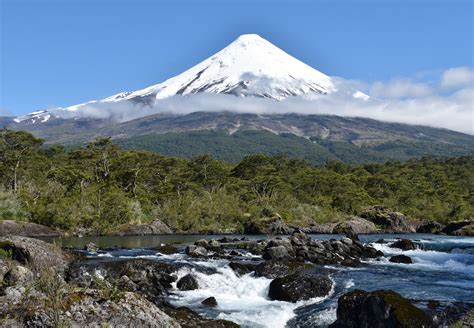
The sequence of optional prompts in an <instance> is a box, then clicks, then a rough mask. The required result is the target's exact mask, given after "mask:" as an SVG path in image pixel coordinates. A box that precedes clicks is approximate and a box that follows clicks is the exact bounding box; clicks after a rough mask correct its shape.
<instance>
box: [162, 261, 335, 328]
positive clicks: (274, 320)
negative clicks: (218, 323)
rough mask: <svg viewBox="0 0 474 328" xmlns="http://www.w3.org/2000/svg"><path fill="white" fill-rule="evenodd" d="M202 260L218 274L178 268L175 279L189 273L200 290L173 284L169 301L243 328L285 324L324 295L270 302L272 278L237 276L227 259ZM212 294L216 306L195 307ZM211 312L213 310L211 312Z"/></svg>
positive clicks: (248, 275) (282, 325) (251, 275)
mask: <svg viewBox="0 0 474 328" xmlns="http://www.w3.org/2000/svg"><path fill="white" fill-rule="evenodd" d="M204 263H206V264H207V266H210V265H213V266H214V268H216V269H217V273H215V274H210V275H208V274H205V273H201V272H198V271H195V270H193V269H192V268H182V269H180V270H179V271H178V272H177V274H176V275H177V278H178V279H179V278H181V277H183V276H184V275H186V274H188V273H192V274H193V275H194V276H195V277H196V279H197V281H198V284H199V289H197V290H193V291H178V290H176V283H175V284H174V286H173V287H174V289H175V290H174V293H175V295H174V296H172V297H171V302H172V303H174V304H175V305H178V306H192V307H193V308H194V309H196V310H197V311H199V312H201V313H204V314H206V313H207V314H209V315H211V316H212V314H214V315H213V316H214V317H217V318H218V319H226V320H231V321H234V322H237V323H239V324H240V325H242V326H243V327H275V328H277V327H284V326H285V324H286V322H287V321H288V320H290V319H291V318H293V317H294V316H295V313H294V310H295V309H296V308H298V307H301V306H305V305H309V304H313V303H317V302H321V301H323V300H324V299H325V298H326V297H320V298H313V299H311V300H308V301H301V302H297V303H289V302H281V301H272V300H270V299H269V298H268V297H267V295H268V288H269V285H270V282H271V279H267V278H264V277H255V276H253V274H247V275H244V276H241V277H238V276H237V275H236V274H235V273H234V271H233V270H232V269H231V268H229V267H228V266H227V263H228V262H224V261H211V262H204ZM204 263H199V264H200V265H201V264H204ZM331 294H332V292H331ZM331 294H330V295H331ZM211 296H213V297H215V298H216V300H217V303H218V306H217V308H216V309H214V310H210V309H206V308H204V307H201V308H199V307H198V308H196V306H199V305H200V303H201V301H202V300H204V299H206V298H208V297H211ZM328 297H329V295H328ZM212 311H215V312H213V313H212Z"/></svg>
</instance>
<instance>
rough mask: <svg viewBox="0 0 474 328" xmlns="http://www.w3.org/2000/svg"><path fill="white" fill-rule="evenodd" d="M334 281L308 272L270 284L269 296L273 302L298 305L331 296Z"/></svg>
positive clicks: (278, 279)
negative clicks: (303, 301) (298, 303)
mask: <svg viewBox="0 0 474 328" xmlns="http://www.w3.org/2000/svg"><path fill="white" fill-rule="evenodd" d="M331 288H332V281H331V279H329V277H328V276H327V275H321V274H315V273H309V272H306V271H303V272H298V273H294V274H291V275H288V276H285V277H282V278H276V279H274V280H273V281H272V282H271V283H270V288H269V290H268V296H269V297H270V299H272V300H278V301H286V302H292V303H296V302H298V301H302V300H309V299H310V298H314V297H323V296H326V295H328V294H329V292H330V291H331Z"/></svg>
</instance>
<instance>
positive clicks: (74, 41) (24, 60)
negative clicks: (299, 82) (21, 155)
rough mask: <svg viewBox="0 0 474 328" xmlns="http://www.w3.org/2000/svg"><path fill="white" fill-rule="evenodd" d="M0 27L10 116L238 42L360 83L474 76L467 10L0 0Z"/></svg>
mask: <svg viewBox="0 0 474 328" xmlns="http://www.w3.org/2000/svg"><path fill="white" fill-rule="evenodd" d="M0 22H1V23H0V27H1V40H0V55H1V62H0V75H1V81H0V83H1V84H0V108H1V110H3V111H5V110H8V111H9V112H10V113H11V114H15V115H17V114H21V113H26V112H31V111H34V110H37V109H41V108H47V107H55V106H67V105H73V104H77V103H81V102H85V101H88V100H92V99H98V98H103V97H106V96H110V95H112V94H114V93H117V92H120V91H127V90H136V89H140V88H143V87H146V86H149V85H151V84H156V83H159V82H162V81H163V80H165V79H167V78H169V77H171V76H174V75H176V74H178V73H181V72H182V71H184V70H186V69H188V68H190V67H191V66H193V65H194V64H196V63H198V62H199V61H201V60H203V59H205V58H207V57H208V56H210V55H212V54H213V53H215V52H216V51H218V50H220V49H221V48H223V47H224V46H226V45H227V44H228V43H230V42H231V41H232V40H233V39H235V38H236V37H237V36H238V35H240V34H245V33H257V34H260V35H261V36H262V37H264V38H266V39H268V40H269V41H270V42H272V43H274V44H275V45H277V46H279V47H280V48H282V49H284V50H285V51H286V52H288V53H290V54H291V55H293V56H295V57H296V58H298V59H300V60H302V61H304V62H306V63H307V64H309V65H310V66H313V67H314V68H316V69H318V70H320V71H322V72H324V73H326V74H328V75H336V76H342V77H344V78H346V79H354V80H361V81H366V82H374V81H379V80H380V81H387V80H391V79H396V78H401V77H406V76H416V75H417V74H420V72H421V73H426V76H428V77H429V76H430V73H431V72H436V71H443V70H446V69H448V68H451V67H459V66H468V67H472V66H473V1H471V0H466V1H463V0H449V1H448V0H444V1H440V0H438V1H436V0H432V1H427V0H424V1H421V0H410V1H408V0H405V1H403V0H399V1H395V0H392V1H389V0H387V1H384V0H372V1H368V0H366V1H355V0H346V1H342V0H335V1H334V0H332V1H329V0H328V1H295V0H293V1H245V0H239V1H232V0H227V1H191V0H190V1H176V0H175V1H151V0H150V1H148V0H127V1H125V0H93V1H92V0H80V1H79V0H30V1H24V0H0Z"/></svg>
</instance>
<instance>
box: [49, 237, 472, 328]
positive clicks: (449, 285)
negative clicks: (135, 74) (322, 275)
mask: <svg viewBox="0 0 474 328" xmlns="http://www.w3.org/2000/svg"><path fill="white" fill-rule="evenodd" d="M220 237H221V236H202V235H187V236H176V235H169V236H145V237H137V236H133V237H84V238H62V239H57V240H55V242H57V243H60V244H61V245H63V246H73V247H79V248H80V247H83V246H84V245H85V244H87V243H88V242H91V241H92V242H94V243H96V244H97V245H99V246H100V247H103V248H107V247H113V246H118V247H129V248H133V249H115V250H110V251H108V252H106V253H104V254H90V256H92V257H95V256H105V257H115V258H133V257H144V258H151V259H155V260H157V261H169V262H186V263H188V264H190V266H187V267H184V268H182V269H180V271H178V272H177V273H176V275H177V277H178V278H179V277H181V276H184V275H185V274H187V273H189V272H193V273H194V274H195V275H196V276H197V279H198V282H199V285H200V288H199V290H195V291H185V292H182V291H178V290H177V289H174V290H173V294H172V295H171V296H170V301H171V302H172V303H174V304H175V305H179V306H188V307H190V308H192V309H194V310H196V311H197V312H199V313H201V314H203V315H205V316H207V317H212V318H221V319H229V320H232V321H235V322H237V323H239V324H241V325H242V326H244V327H285V326H288V327H318V326H319V327H325V326H327V325H328V324H330V323H331V322H333V321H334V320H335V318H336V306H337V299H338V297H339V296H340V295H342V294H343V293H345V292H347V291H349V290H352V289H355V288H358V289H363V290H377V289H391V290H394V291H397V292H399V293H400V294H402V295H403V296H405V297H408V298H411V299H417V300H430V299H434V300H447V301H464V302H474V238H472V237H452V236H438V235H430V234H416V235H361V236H359V237H360V238H361V240H362V241H363V242H366V243H372V245H373V246H374V247H376V248H377V249H380V250H381V251H383V252H384V253H385V254H386V255H387V256H390V255H395V254H405V255H408V256H410V257H411V258H412V260H413V262H414V264H395V263H390V262H389V261H388V259H382V260H380V261H377V260H370V261H368V262H367V266H364V267H361V268H347V267H340V266H331V268H333V269H335V272H334V273H333V274H332V275H331V278H332V279H333V281H334V282H335V287H334V289H333V291H332V292H331V294H330V295H329V296H328V297H325V298H317V299H312V300H310V301H305V302H299V303H296V304H292V303H286V302H279V301H271V300H269V299H268V298H267V297H266V295H267V292H268V286H269V284H270V281H271V280H270V279H266V278H257V277H254V276H253V275H252V274H248V275H245V276H243V277H237V276H236V275H235V274H234V272H233V271H232V270H231V269H230V268H229V267H228V266H227V264H228V261H225V260H211V261H202V260H201V261H197V260H193V259H190V258H188V257H187V256H186V255H184V254H174V255H163V254H160V253H156V251H152V250H147V249H146V248H147V247H152V246H157V245H159V244H161V243H192V242H194V241H195V240H198V239H202V238H206V239H213V238H220ZM231 237H237V238H241V237H243V236H242V235H238V236H231ZM245 237H247V238H249V239H262V236H245ZM312 237H313V238H316V239H330V238H339V236H336V235H313V236H312ZM380 238H383V239H385V240H386V241H389V242H390V241H394V240H395V238H408V239H412V240H415V241H417V242H418V243H419V245H420V249H417V250H412V251H401V250H399V249H394V248H390V247H388V246H387V245H386V244H377V243H373V242H374V241H376V240H378V239H380ZM242 257H243V258H247V259H248V260H249V261H250V260H253V259H255V257H254V256H251V255H250V254H243V255H242ZM200 268H212V269H214V270H215V271H214V272H215V273H212V274H209V272H207V273H203V271H202V270H199V269H200ZM210 296H214V297H215V298H216V299H217V302H218V304H219V305H218V307H217V308H215V309H209V308H206V307H204V306H202V305H201V301H202V300H204V299H205V298H207V297H210Z"/></svg>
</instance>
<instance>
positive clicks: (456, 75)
mask: <svg viewBox="0 0 474 328" xmlns="http://www.w3.org/2000/svg"><path fill="white" fill-rule="evenodd" d="M467 70H468V71H469V74H470V75H471V76H472V75H473V70H471V69H467ZM460 72H463V73H460ZM462 75H467V74H466V68H454V69H450V70H447V71H445V72H443V73H442V74H441V75H440V76H439V77H438V80H437V81H430V82H429V83H428V82H426V83H423V82H420V81H412V80H410V79H399V80H394V81H389V82H375V83H373V84H372V85H371V86H370V85H367V84H366V83H363V82H360V81H347V80H344V79H341V78H334V82H335V85H336V89H337V91H336V92H334V93H331V94H328V95H318V94H310V95H306V96H298V97H289V98H286V99H285V100H283V101H280V102H277V101H274V100H269V99H262V98H253V97H247V98H238V97H235V96H230V95H222V94H204V93H202V94H197V95H189V96H173V97H170V98H166V99H163V100H159V101H156V103H155V104H154V105H152V106H144V105H140V104H135V103H131V102H127V101H124V102H117V103H100V102H98V103H89V104H87V105H85V106H83V107H80V108H78V109H77V110H76V111H74V112H67V111H62V110H58V111H56V114H57V115H59V116H61V117H77V116H83V117H91V116H92V117H97V118H109V117H110V118H113V119H115V120H118V121H122V122H123V121H127V120H131V119H135V118H139V117H143V116H147V115H151V114H155V113H172V114H178V115H181V114H188V113H191V112H196V111H208V112H217V111H224V110H225V111H234V112H239V113H257V114H270V113H279V114H281V113H301V114H329V115H339V116H348V117H365V118H372V119H376V120H381V121H387V122H399V123H407V124H419V125H427V126H433V127H441V128H446V129H451V130H455V131H460V132H464V133H468V134H472V135H474V121H473V118H474V113H473V111H474V87H473V86H472V84H468V83H465V81H466V79H465V78H464V79H462V78H461V77H462ZM462 81H464V82H463V83H461V82H462ZM455 82H456V83H455ZM446 85H450V86H451V89H450V90H448V91H447V90H446V89H445V87H446ZM357 90H361V91H365V90H370V92H368V94H369V95H370V98H367V97H354V94H355V93H356V92H357Z"/></svg>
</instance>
